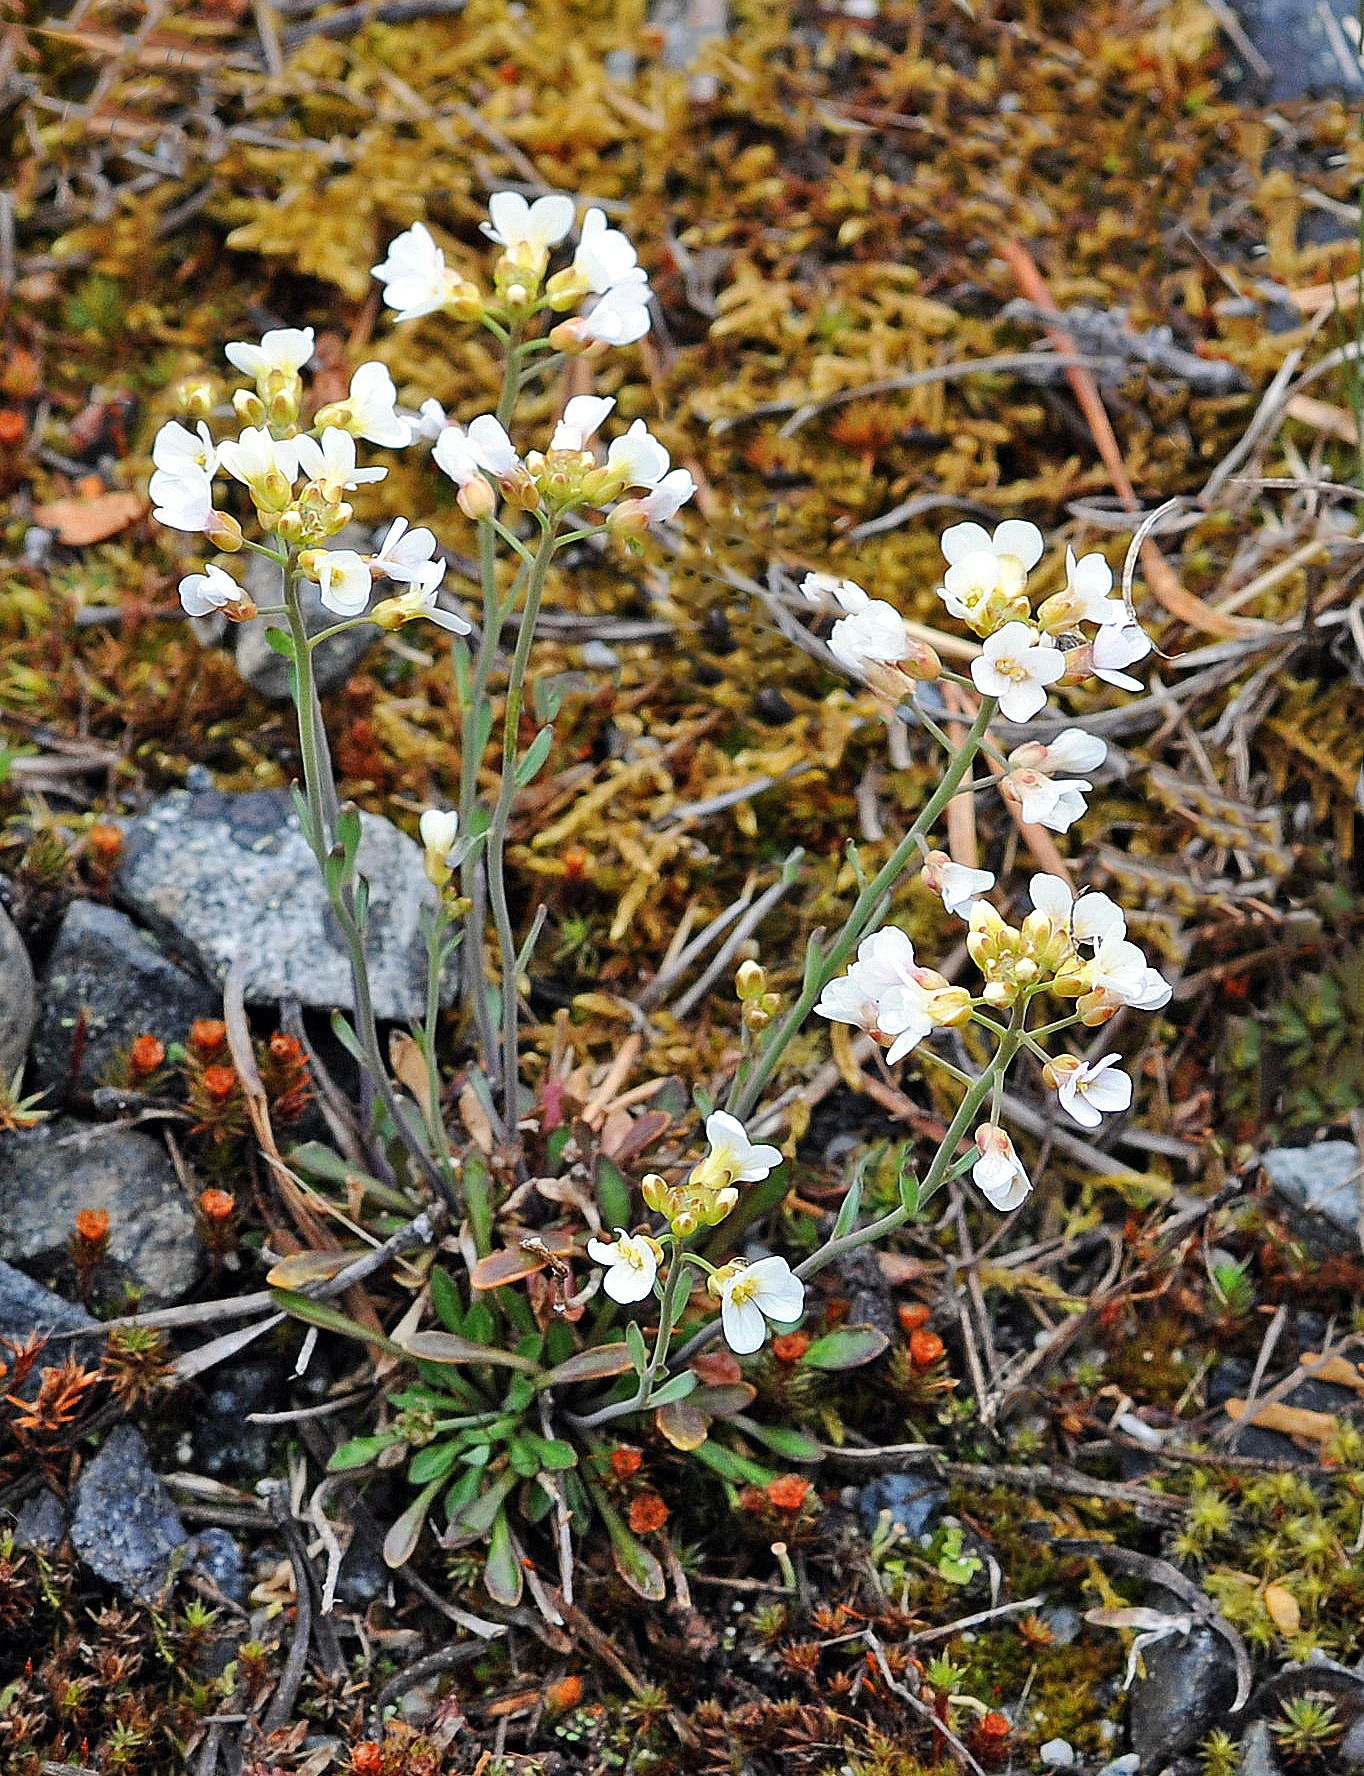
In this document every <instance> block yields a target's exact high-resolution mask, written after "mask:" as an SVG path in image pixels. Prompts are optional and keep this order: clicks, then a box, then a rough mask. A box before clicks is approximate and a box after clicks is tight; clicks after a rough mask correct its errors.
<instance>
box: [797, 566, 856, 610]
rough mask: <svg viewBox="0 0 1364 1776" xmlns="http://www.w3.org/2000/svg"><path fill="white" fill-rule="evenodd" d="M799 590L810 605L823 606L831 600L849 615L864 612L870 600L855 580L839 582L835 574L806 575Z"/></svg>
mask: <svg viewBox="0 0 1364 1776" xmlns="http://www.w3.org/2000/svg"><path fill="white" fill-rule="evenodd" d="M800 589H801V591H802V592H803V593H804V594H805V596H806V597H807V598H808V599H809V600H810V602H811V603H812V604H825V603H827V601H828V600H830V599H832V600H833V602H834V603H835V604H836V605H838V606H839V608H840V609H842V610H845V611H847V612H848V613H849V614H850V615H851V614H853V613H855V612H857V611H861V610H865V609H866V608H867V606H868V605H869V604H870V603H871V598H870V597H869V595H868V594H867V593H865V592H864V591H863V590H862V588H861V587H860V586H859V585H858V583H857V581H856V580H841V579H839V578H838V576H837V574H826V573H808V574H806V576H805V578H804V579H803V580H802V581H801V583H800Z"/></svg>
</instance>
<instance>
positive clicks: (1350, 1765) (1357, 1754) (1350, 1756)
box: [1337, 1715, 1364, 1770]
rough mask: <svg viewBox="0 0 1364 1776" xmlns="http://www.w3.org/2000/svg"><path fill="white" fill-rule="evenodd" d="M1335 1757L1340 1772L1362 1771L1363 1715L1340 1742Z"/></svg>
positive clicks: (1363, 1749)
mask: <svg viewBox="0 0 1364 1776" xmlns="http://www.w3.org/2000/svg"><path fill="white" fill-rule="evenodd" d="M1337 1755H1338V1756H1339V1758H1340V1767H1341V1769H1342V1770H1364V1715H1361V1716H1360V1717H1359V1719H1358V1720H1357V1721H1356V1722H1355V1723H1354V1725H1353V1726H1352V1727H1351V1728H1350V1730H1349V1731H1348V1732H1347V1733H1346V1735H1345V1737H1344V1738H1343V1739H1342V1740H1341V1742H1340V1746H1339V1750H1338V1753H1337Z"/></svg>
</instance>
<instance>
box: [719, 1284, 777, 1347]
mask: <svg viewBox="0 0 1364 1776" xmlns="http://www.w3.org/2000/svg"><path fill="white" fill-rule="evenodd" d="M720 1326H721V1329H722V1330H723V1332H724V1335H725V1343H726V1344H727V1345H728V1346H729V1348H730V1349H731V1350H732V1351H735V1352H736V1353H737V1354H738V1355H739V1356H741V1357H748V1356H751V1355H752V1354H753V1352H754V1351H755V1350H759V1349H761V1347H762V1342H763V1340H764V1339H765V1338H766V1337H767V1321H766V1320H765V1319H764V1318H763V1315H762V1309H761V1308H760V1307H759V1306H758V1305H757V1303H756V1302H754V1301H735V1300H734V1299H733V1297H732V1295H730V1294H729V1293H728V1292H726V1294H725V1298H724V1300H723V1301H722V1302H721V1304H720Z"/></svg>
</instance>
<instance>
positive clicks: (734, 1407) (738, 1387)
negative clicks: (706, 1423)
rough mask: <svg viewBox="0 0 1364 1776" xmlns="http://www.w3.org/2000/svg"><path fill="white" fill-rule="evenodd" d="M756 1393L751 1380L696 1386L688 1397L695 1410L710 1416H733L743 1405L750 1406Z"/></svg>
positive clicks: (741, 1409) (740, 1410)
mask: <svg viewBox="0 0 1364 1776" xmlns="http://www.w3.org/2000/svg"><path fill="white" fill-rule="evenodd" d="M757 1394H758V1390H757V1388H755V1387H754V1386H753V1385H752V1383H751V1382H747V1381H739V1382H735V1383H734V1384H733V1385H732V1386H731V1385H726V1384H716V1385H715V1386H713V1387H698V1388H697V1389H696V1390H695V1391H694V1392H693V1393H692V1395H691V1396H690V1398H691V1404H692V1406H693V1407H694V1409H695V1410H696V1411H697V1412H706V1413H709V1415H710V1416H711V1417H712V1418H733V1416H734V1414H735V1413H736V1412H742V1411H743V1409H744V1407H745V1406H751V1405H752V1404H753V1402H754V1400H755V1399H756V1398H757Z"/></svg>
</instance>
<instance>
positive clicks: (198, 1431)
mask: <svg viewBox="0 0 1364 1776" xmlns="http://www.w3.org/2000/svg"><path fill="white" fill-rule="evenodd" d="M281 1380H282V1375H281V1366H280V1365H279V1364H277V1363H269V1362H265V1363H225V1364H224V1365H223V1367H222V1368H221V1369H219V1370H217V1371H216V1372H215V1374H214V1376H213V1384H212V1386H211V1387H210V1388H209V1390H208V1393H207V1395H206V1397H205V1399H204V1403H203V1407H202V1409H201V1410H200V1411H199V1412H198V1413H196V1414H195V1424H194V1460H195V1466H196V1467H197V1468H198V1469H199V1470H200V1472H202V1473H205V1474H209V1475H211V1476H212V1477H213V1478H214V1479H220V1478H222V1476H223V1475H226V1474H231V1475H236V1476H240V1477H244V1478H246V1479H252V1480H254V1479H258V1478H260V1476H261V1475H263V1474H264V1473H265V1471H266V1470H267V1468H268V1467H269V1465H270V1432H271V1427H270V1426H269V1425H263V1424H251V1423H249V1422H248V1418H247V1415H248V1414H249V1413H252V1412H264V1411H268V1410H269V1408H270V1406H271V1405H272V1403H277V1402H278V1400H279V1398H280V1395H281V1392H282V1388H281Z"/></svg>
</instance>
